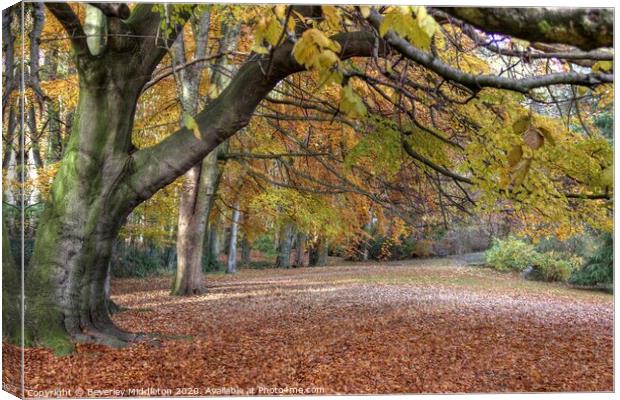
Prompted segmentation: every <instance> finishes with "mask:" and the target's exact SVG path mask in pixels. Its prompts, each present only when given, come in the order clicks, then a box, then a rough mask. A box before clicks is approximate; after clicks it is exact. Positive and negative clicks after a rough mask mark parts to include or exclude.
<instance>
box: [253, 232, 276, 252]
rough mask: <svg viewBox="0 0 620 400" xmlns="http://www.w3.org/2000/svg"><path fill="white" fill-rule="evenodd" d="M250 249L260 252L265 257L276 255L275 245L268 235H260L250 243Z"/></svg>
mask: <svg viewBox="0 0 620 400" xmlns="http://www.w3.org/2000/svg"><path fill="white" fill-rule="evenodd" d="M252 248H253V249H256V250H258V251H260V252H261V253H262V254H263V255H265V256H266V257H272V256H276V255H277V254H278V250H277V249H276V244H275V242H274V241H273V238H272V237H271V236H270V235H260V236H259V237H257V238H256V240H255V241H254V242H253V243H252Z"/></svg>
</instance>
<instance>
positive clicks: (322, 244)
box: [309, 236, 329, 267]
mask: <svg viewBox="0 0 620 400" xmlns="http://www.w3.org/2000/svg"><path fill="white" fill-rule="evenodd" d="M328 249H329V245H328V243H327V240H325V238H324V237H323V236H319V238H318V239H317V240H316V242H315V243H314V244H313V246H312V247H311V248H310V257H309V258H310V265H311V266H313V267H322V266H325V265H327V252H328Z"/></svg>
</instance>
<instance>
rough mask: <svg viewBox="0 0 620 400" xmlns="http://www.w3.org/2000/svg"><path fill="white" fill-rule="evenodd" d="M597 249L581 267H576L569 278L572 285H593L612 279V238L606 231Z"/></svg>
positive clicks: (605, 282) (608, 282) (610, 281)
mask: <svg viewBox="0 0 620 400" xmlns="http://www.w3.org/2000/svg"><path fill="white" fill-rule="evenodd" d="M602 239H603V242H602V244H601V245H600V246H599V248H598V249H597V251H596V252H595V253H594V254H593V255H592V256H590V257H589V258H588V260H587V261H586V263H585V265H584V266H583V268H580V269H576V270H575V271H574V272H573V274H572V275H571V277H570V279H569V283H572V284H574V285H583V286H594V285H599V284H610V283H613V281H614V269H613V267H614V240H613V236H612V235H611V234H609V233H606V234H604V235H603V236H602Z"/></svg>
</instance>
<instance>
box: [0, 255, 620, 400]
mask: <svg viewBox="0 0 620 400" xmlns="http://www.w3.org/2000/svg"><path fill="white" fill-rule="evenodd" d="M465 265H466V263H464V262H463V260H462V259H461V258H451V259H445V258H444V259H427V260H411V261H402V262H387V263H358V264H353V263H349V264H347V263H343V264H342V265H338V266H333V265H332V266H329V267H322V268H300V269H289V270H281V269H265V270H242V271H241V272H240V273H239V274H237V275H234V276H227V275H208V276H207V278H206V282H207V287H208V293H206V294H204V295H202V296H197V297H187V298H181V297H171V296H169V295H168V293H169V289H170V278H169V277H162V278H150V279H123V280H117V281H115V282H114V283H113V298H114V300H115V301H116V302H117V303H119V304H121V305H122V306H125V307H128V308H129V310H128V311H124V312H121V313H119V314H117V315H115V316H114V319H115V321H116V323H118V324H119V325H120V326H122V327H123V328H125V329H128V330H133V331H144V332H150V333H158V334H161V335H163V336H162V337H163V338H162V340H161V345H160V346H156V345H153V344H145V343H143V344H139V345H135V346H132V347H130V348H128V349H107V348H103V347H99V346H93V345H89V346H80V347H79V349H78V352H77V354H74V355H71V356H65V357H60V358H56V357H54V356H52V355H51V353H50V352H48V351H46V350H41V349H31V350H28V351H27V352H26V362H27V365H28V367H27V378H26V379H27V380H26V386H28V387H30V388H32V389H37V390H43V389H53V388H71V389H74V390H75V389H77V388H80V389H82V390H84V391H86V390H88V389H101V390H104V389H130V388H134V389H135V388H138V389H139V388H142V389H144V388H151V389H153V388H159V389H169V390H171V391H172V395H174V394H184V395H192V394H198V395H203V396H204V395H209V394H218V392H217V391H218V390H220V391H222V390H223V393H233V394H245V393H252V392H251V390H254V393H257V394H279V393H282V394H298V393H299V391H300V390H301V389H305V390H306V391H307V392H310V393H395V392H399V393H420V392H433V393H438V392H470V393H471V392H498V391H499V392H502V391H510V392H512V391H517V392H523V391H525V392H532V391H534V392H536V391H611V390H613V365H612V356H613V296H611V295H608V294H604V293H599V292H591V291H580V290H576V289H570V288H567V287H565V286H563V285H560V284H549V283H541V282H529V281H524V280H522V279H521V278H519V277H518V276H517V275H513V274H502V273H498V272H495V271H493V270H490V269H486V268H481V267H471V266H465ZM12 352H14V349H13V350H12V349H11V348H7V349H6V350H5V351H4V353H3V357H5V365H6V361H7V357H10V356H11V353H12ZM13 355H14V354H13ZM9 375H10V374H9ZM178 388H192V390H195V392H187V393H181V392H180V391H179V390H177V389H178ZM222 388H223V389H222ZM252 388H253V389H252ZM261 388H262V389H261ZM261 390H263V392H261ZM186 391H187V390H186ZM87 393H88V392H86V394H87ZM93 394H97V393H94V392H91V395H93ZM124 394H125V395H130V394H131V393H130V392H125V393H124ZM143 394H148V393H144V392H143ZM152 394H155V393H152ZM164 394H166V395H170V393H167V392H166V393H164ZM109 395H110V394H109V393H108V396H109ZM116 395H118V394H116ZM134 395H135V394H134Z"/></svg>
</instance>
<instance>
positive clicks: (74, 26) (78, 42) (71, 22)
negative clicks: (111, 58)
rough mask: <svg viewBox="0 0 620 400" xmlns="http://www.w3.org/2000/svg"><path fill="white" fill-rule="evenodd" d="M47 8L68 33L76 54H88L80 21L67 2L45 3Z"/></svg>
mask: <svg viewBox="0 0 620 400" xmlns="http://www.w3.org/2000/svg"><path fill="white" fill-rule="evenodd" d="M45 6H46V7H47V9H48V10H50V12H51V13H52V14H53V15H54V17H56V19H57V20H58V22H60V24H61V25H62V26H63V27H64V28H65V31H67V33H68V34H69V38H70V39H71V44H72V46H73V50H75V53H76V54H77V55H78V56H82V55H88V54H90V53H89V51H88V46H87V45H86V35H85V34H84V29H83V28H82V24H81V23H80V19H79V18H78V16H77V15H76V14H75V13H74V12H73V10H72V9H71V7H70V6H69V4H68V3H45Z"/></svg>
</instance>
